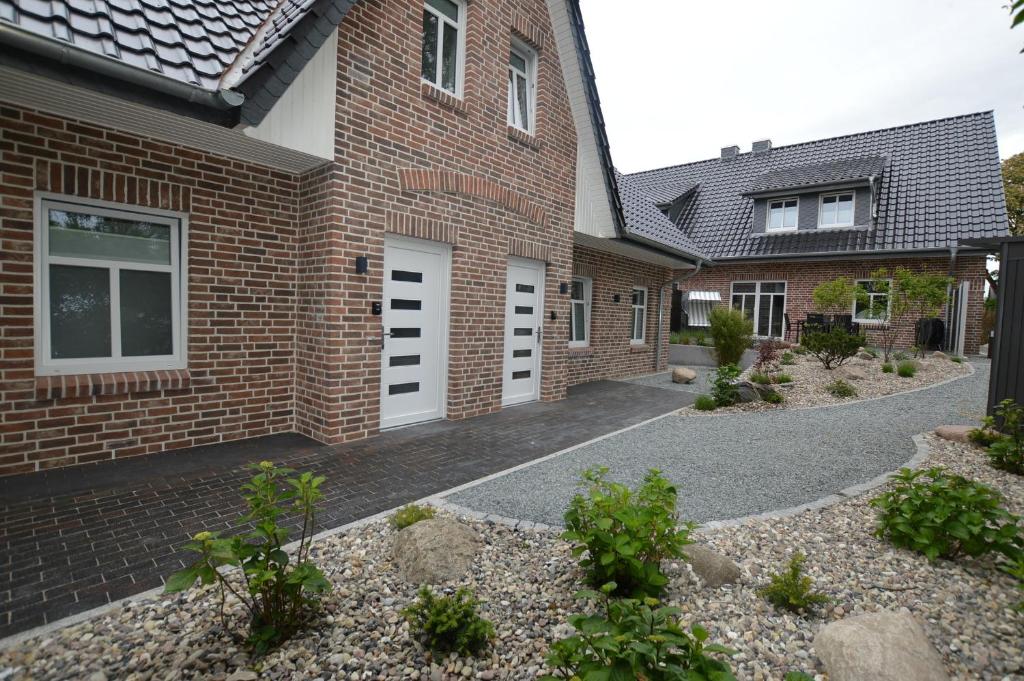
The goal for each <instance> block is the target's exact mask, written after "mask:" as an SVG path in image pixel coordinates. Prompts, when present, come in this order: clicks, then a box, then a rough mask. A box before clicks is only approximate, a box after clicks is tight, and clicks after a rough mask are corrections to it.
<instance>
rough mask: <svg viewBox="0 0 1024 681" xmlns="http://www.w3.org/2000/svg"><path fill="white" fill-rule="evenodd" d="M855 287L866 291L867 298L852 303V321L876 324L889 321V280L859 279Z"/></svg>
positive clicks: (890, 283) (890, 284)
mask: <svg viewBox="0 0 1024 681" xmlns="http://www.w3.org/2000/svg"><path fill="white" fill-rule="evenodd" d="M856 283H857V286H860V287H861V288H863V289H864V290H865V291H867V296H866V297H865V298H863V299H858V300H855V301H854V302H853V320H854V321H856V322H861V323H867V324H870V323H878V322H884V321H886V320H888V319H889V311H890V309H891V308H890V305H891V304H892V303H891V302H890V301H889V290H890V288H891V287H892V280H890V279H859V280H857V282H856Z"/></svg>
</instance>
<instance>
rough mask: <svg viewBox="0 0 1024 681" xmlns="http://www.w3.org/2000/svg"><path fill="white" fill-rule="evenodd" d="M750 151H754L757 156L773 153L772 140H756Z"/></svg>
mask: <svg viewBox="0 0 1024 681" xmlns="http://www.w3.org/2000/svg"><path fill="white" fill-rule="evenodd" d="M750 150H751V151H753V152H754V153H755V154H763V153H764V152H766V151H771V150H772V141H771V140H754V143H753V144H752V145H751V147H750Z"/></svg>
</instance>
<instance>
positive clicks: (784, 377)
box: [775, 374, 793, 383]
mask: <svg viewBox="0 0 1024 681" xmlns="http://www.w3.org/2000/svg"><path fill="white" fill-rule="evenodd" d="M775 382H776V383H792V382H793V377H792V376H790V375H789V374H776V375H775Z"/></svg>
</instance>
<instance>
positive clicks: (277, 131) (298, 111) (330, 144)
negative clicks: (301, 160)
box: [245, 29, 338, 160]
mask: <svg viewBox="0 0 1024 681" xmlns="http://www.w3.org/2000/svg"><path fill="white" fill-rule="evenodd" d="M337 69H338V31H337V29H335V31H334V33H332V34H331V36H330V37H329V38H328V39H327V40H326V41H324V44H323V45H321V46H320V49H319V50H318V51H317V53H316V55H315V56H314V57H313V58H312V59H311V60H310V61H309V63H308V64H306V66H305V68H303V69H302V72H301V73H299V76H298V77H297V78H296V79H295V81H294V82H292V84H291V85H290V86H289V87H288V89H287V90H285V93H284V96H282V97H281V98H280V99H279V100H277V103H276V104H275V105H274V108H273V109H271V110H270V113H268V114H267V116H266V118H264V119H263V122H262V123H260V124H259V125H258V126H256V127H253V128H247V129H246V130H245V134H246V135H248V136H250V137H253V138H255V139H259V140H263V141H264V142H270V143H271V144H278V145H280V146H282V147H288V148H289V149H295V150H296V151H301V152H303V153H306V154H312V155H313V156H318V157H320V158H323V159H327V160H333V159H334V107H335V94H336V91H337Z"/></svg>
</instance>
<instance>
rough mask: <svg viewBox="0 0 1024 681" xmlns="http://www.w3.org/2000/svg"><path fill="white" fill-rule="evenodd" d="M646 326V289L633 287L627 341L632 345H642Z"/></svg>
mask: <svg viewBox="0 0 1024 681" xmlns="http://www.w3.org/2000/svg"><path fill="white" fill-rule="evenodd" d="M646 326H647V289H646V288H644V287H642V286H635V287H633V317H632V328H631V329H630V334H629V341H630V342H631V343H632V344H633V345H643V342H644V329H645V328H646Z"/></svg>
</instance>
